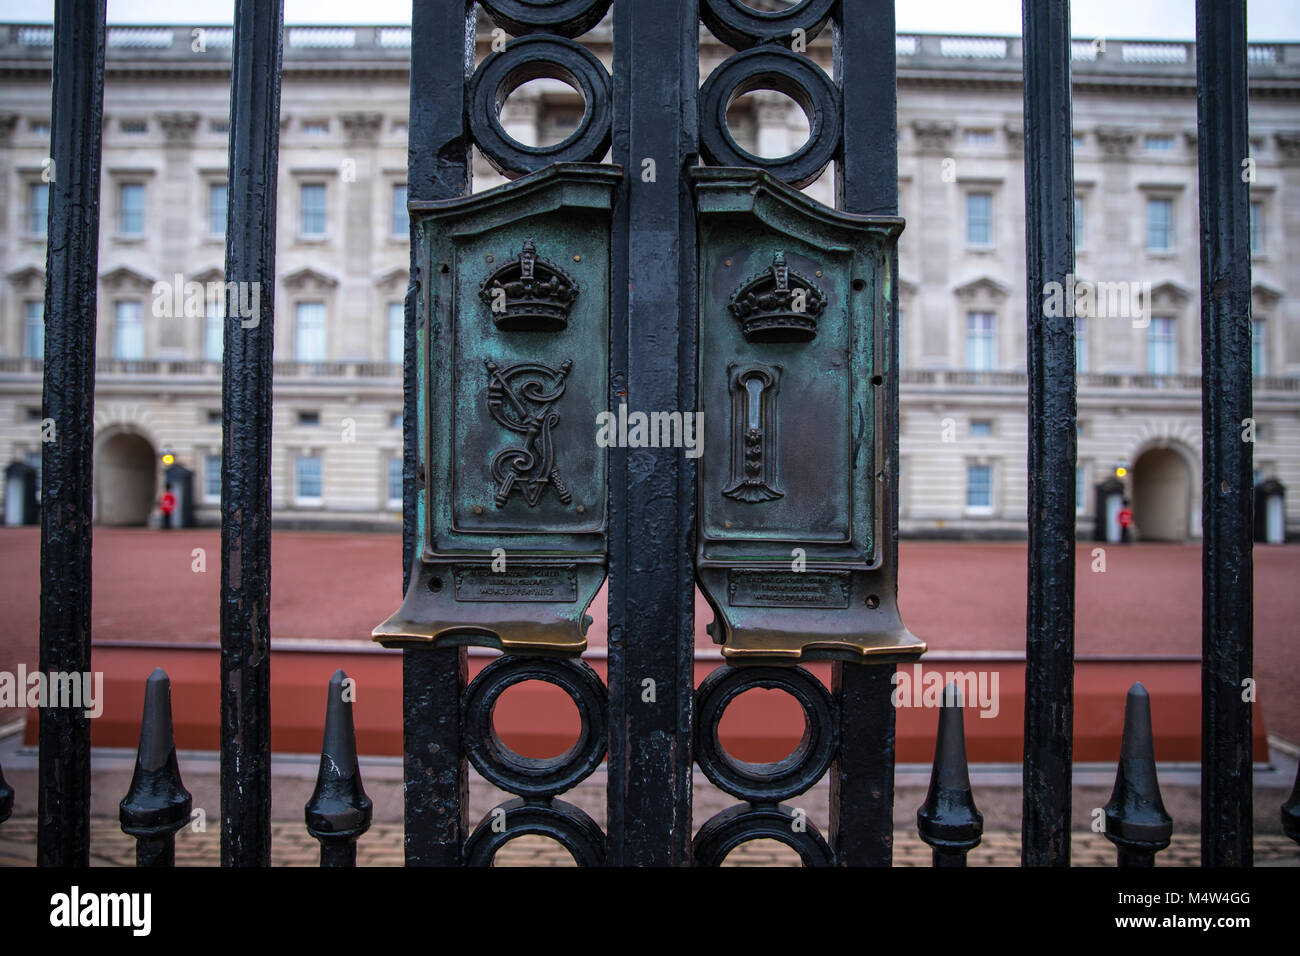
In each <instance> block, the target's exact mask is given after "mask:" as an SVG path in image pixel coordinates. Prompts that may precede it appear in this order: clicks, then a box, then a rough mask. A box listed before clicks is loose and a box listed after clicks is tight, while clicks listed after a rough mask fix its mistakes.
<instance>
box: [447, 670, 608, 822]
mask: <svg viewBox="0 0 1300 956" xmlns="http://www.w3.org/2000/svg"><path fill="white" fill-rule="evenodd" d="M529 680H540V681H545V682H546V683H548V684H554V685H555V686H556V687H558V688H560V689H561V690H562V691H564V692H565V693H566V694H568V695H569V698H570V699H571V700H572V701H573V703H574V705H575V706H576V707H577V708H578V717H579V720H580V722H581V728H580V730H579V731H578V739H577V741H575V742H574V744H573V746H572V747H570V748H569V749H568V751H566V752H565V753H563V754H561V755H560V756H558V757H541V758H539V757H524V756H521V755H520V754H517V753H515V752H514V751H513V750H511V749H510V748H509V747H507V746H506V745H505V744H504V743H502V741H501V738H500V737H499V736H498V735H497V732H496V727H495V726H494V724H493V721H492V712H493V709H494V708H495V707H496V702H497V698H499V697H500V696H501V695H502V694H503V693H504V692H505V691H506V690H508V689H509V688H511V687H513V686H514V685H515V684H521V683H523V682H524V681H529ZM461 713H462V715H463V718H464V722H465V753H466V755H467V756H468V757H469V759H470V762H471V763H472V764H473V765H474V769H475V770H477V771H478V772H479V773H480V774H481V775H482V776H483V778H484V779H485V780H487V781H488V782H489V783H491V784H492V785H493V786H496V787H499V788H501V789H502V790H507V791H509V792H510V793H516V794H519V795H520V796H524V797H535V798H545V797H553V796H555V795H556V794H557V793H563V792H564V791H566V790H568V789H570V788H571V787H573V786H575V785H576V784H578V783H579V782H581V781H582V780H584V779H585V778H586V777H587V776H588V775H590V774H591V772H592V771H593V770H595V769H596V768H597V767H599V766H600V762H601V761H602V760H604V759H605V747H606V724H607V722H608V695H607V693H606V690H605V685H604V683H602V681H601V679H600V677H599V676H598V675H597V674H596V672H595V671H594V670H592V669H591V667H589V666H588V665H587V664H585V663H583V662H582V661H572V660H553V659H549V658H528V657H522V658H521V657H508V656H507V657H499V658H497V659H496V660H495V661H493V662H492V663H491V664H489V665H488V666H487V667H485V668H483V670H482V671H480V672H479V675H478V676H477V677H475V678H474V680H472V681H471V682H470V685H469V686H468V687H466V688H465V694H464V697H463V698H462V700H461Z"/></svg>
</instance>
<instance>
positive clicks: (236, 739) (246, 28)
mask: <svg viewBox="0 0 1300 956" xmlns="http://www.w3.org/2000/svg"><path fill="white" fill-rule="evenodd" d="M283 20H284V9H283V2H282V0H270V2H265V3H264V2H260V0H239V2H238V3H237V4H236V6H235V32H234V41H233V43H234V49H233V61H232V67H231V77H230V166H229V183H230V189H229V207H228V211H227V219H226V221H227V222H228V223H229V224H230V225H229V228H228V229H227V230H226V282H227V297H228V299H227V302H226V330H225V337H224V338H225V346H224V348H225V354H224V364H223V369H222V376H221V421H222V426H221V439H222V442H221V448H222V456H221V862H222V865H223V866H269V865H270V862H271V666H270V665H271V657H270V639H271V361H272V349H273V343H274V333H275V235H276V216H275V211H276V177H277V159H278V155H279V135H280V54H281V42H282V33H283ZM230 283H249V284H250V285H249V287H250V288H251V287H253V284H255V286H256V288H258V289H259V290H260V294H259V296H258V297H257V301H258V307H259V311H258V313H257V314H256V315H251V316H243V315H241V314H240V310H239V293H238V288H239V286H236V285H231V284H230Z"/></svg>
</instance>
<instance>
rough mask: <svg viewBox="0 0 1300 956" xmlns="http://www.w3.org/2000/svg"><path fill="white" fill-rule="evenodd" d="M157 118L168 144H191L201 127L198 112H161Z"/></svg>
mask: <svg viewBox="0 0 1300 956" xmlns="http://www.w3.org/2000/svg"><path fill="white" fill-rule="evenodd" d="M157 119H158V126H159V127H160V128H161V129H162V131H163V137H164V138H165V139H166V141H167V145H168V146H186V145H189V144H190V143H192V142H193V140H194V132H195V130H197V129H198V128H199V114H198V113H159V114H158V116H157Z"/></svg>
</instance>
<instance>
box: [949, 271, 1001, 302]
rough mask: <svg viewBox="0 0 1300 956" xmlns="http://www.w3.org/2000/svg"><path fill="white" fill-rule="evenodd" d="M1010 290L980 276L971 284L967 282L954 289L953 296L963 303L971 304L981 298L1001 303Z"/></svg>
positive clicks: (995, 281) (988, 278)
mask: <svg viewBox="0 0 1300 956" xmlns="http://www.w3.org/2000/svg"><path fill="white" fill-rule="evenodd" d="M1010 291H1011V290H1010V289H1008V288H1007V287H1006V286H1004V285H1003V284H1002V283H1001V282H998V281H997V280H995V279H992V278H990V277H989V276H980V277H979V278H978V279H974V280H972V281H971V282H965V283H963V284H962V285H959V286H957V288H955V289H953V290H952V292H953V295H955V296H956V297H957V298H958V299H960V300H961V301H963V302H971V301H973V300H975V299H976V298H979V297H981V296H984V297H987V298H989V299H993V300H995V301H1001V300H1002V299H1005V298H1006V297H1007V295H1008V294H1009V293H1010Z"/></svg>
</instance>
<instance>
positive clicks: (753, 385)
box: [745, 377, 763, 428]
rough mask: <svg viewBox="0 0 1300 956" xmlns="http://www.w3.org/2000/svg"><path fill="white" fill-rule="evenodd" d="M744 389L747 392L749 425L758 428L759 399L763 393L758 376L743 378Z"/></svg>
mask: <svg viewBox="0 0 1300 956" xmlns="http://www.w3.org/2000/svg"><path fill="white" fill-rule="evenodd" d="M745 391H746V392H747V393H748V394H749V427H750V428H758V419H759V404H758V403H759V399H760V398H761V397H762V395H763V383H762V381H760V380H759V379H758V378H756V377H755V378H747V379H745Z"/></svg>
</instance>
